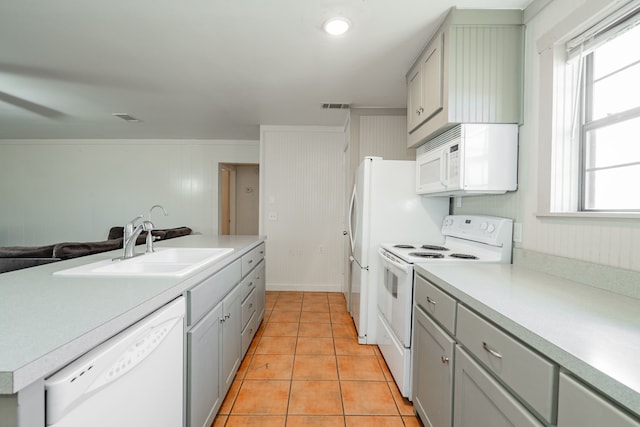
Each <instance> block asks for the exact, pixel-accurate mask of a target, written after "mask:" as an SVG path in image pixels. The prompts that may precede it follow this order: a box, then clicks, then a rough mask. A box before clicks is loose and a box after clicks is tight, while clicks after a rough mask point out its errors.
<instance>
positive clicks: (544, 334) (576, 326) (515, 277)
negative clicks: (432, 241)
mask: <svg viewBox="0 0 640 427" xmlns="http://www.w3.org/2000/svg"><path fill="white" fill-rule="evenodd" d="M415 270H416V273H417V274H420V275H421V276H423V277H425V278H426V279H428V280H429V281H431V282H432V283H434V284H435V285H437V286H439V287H440V288H441V289H443V290H444V291H446V292H448V293H449V294H451V295H452V296H453V297H455V298H456V299H457V300H458V301H460V302H461V303H462V304H464V305H466V306H467V307H469V308H471V309H472V310H474V311H476V312H477V313H479V314H480V315H482V316H484V317H486V318H487V319H489V320H490V321H492V322H494V323H495V324H496V325H498V326H499V327H501V328H502V329H504V330H505V331H507V332H508V333H510V334H511V335H513V336H515V337H517V338H519V339H520V340H521V341H522V342H524V343H526V344H527V345H529V346H530V347H531V348H533V349H535V350H537V351H538V352H539V353H541V354H543V355H545V356H546V357H547V358H548V359H550V360H551V361H553V362H555V363H556V364H557V365H559V366H560V367H562V368H564V369H565V370H567V371H570V372H572V373H573V374H575V375H576V376H577V377H579V378H581V379H582V380H583V381H584V382H586V383H588V384H589V385H591V387H593V388H594V389H596V390H598V391H600V392H601V393H603V394H604V395H607V396H609V397H610V398H611V399H612V400H614V401H617V402H618V403H619V404H621V405H622V406H624V407H626V408H627V409H628V410H631V411H632V412H634V413H635V414H636V415H640V357H638V351H639V350H640V300H638V299H636V298H632V297H628V296H624V295H621V294H617V293H614V292H610V291H607V290H604V289H599V288H596V287H593V286H589V285H584V284H581V283H577V282H574V281H571V280H567V279H563V278H559V277H556V276H552V275H548V274H545V273H543V272H540V271H536V270H532V269H528V268H524V267H519V266H514V265H504V264H473V265H465V266H464V267H461V266H460V265H459V264H455V265H453V264H443V265H435V264H434V263H430V264H428V265H427V264H425V265H418V264H416V266H415Z"/></svg>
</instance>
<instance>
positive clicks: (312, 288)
mask: <svg viewBox="0 0 640 427" xmlns="http://www.w3.org/2000/svg"><path fill="white" fill-rule="evenodd" d="M266 289H267V291H289V292H342V285H340V284H323V283H314V284H305V285H302V284H299V283H267V284H266Z"/></svg>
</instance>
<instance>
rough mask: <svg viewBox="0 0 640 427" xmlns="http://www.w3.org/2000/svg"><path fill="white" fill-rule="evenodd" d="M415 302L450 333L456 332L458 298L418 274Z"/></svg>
mask: <svg viewBox="0 0 640 427" xmlns="http://www.w3.org/2000/svg"><path fill="white" fill-rule="evenodd" d="M415 303H416V305H418V306H420V308H422V309H423V310H424V311H425V312H426V313H427V314H429V315H430V316H431V317H433V318H434V319H435V320H436V321H437V322H438V323H440V324H441V325H442V326H443V327H444V328H445V329H446V330H447V331H449V333H451V334H455V331H456V305H457V303H456V300H455V299H453V298H451V297H450V296H449V295H447V294H446V293H444V292H443V291H441V290H440V289H438V288H437V287H436V286H434V285H432V284H431V283H430V282H428V281H427V280H426V279H424V278H423V277H422V276H419V275H416V298H415Z"/></svg>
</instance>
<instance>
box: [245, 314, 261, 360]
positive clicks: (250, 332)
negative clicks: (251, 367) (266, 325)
mask: <svg viewBox="0 0 640 427" xmlns="http://www.w3.org/2000/svg"><path fill="white" fill-rule="evenodd" d="M257 318H258V316H257V315H255V314H254V315H253V316H251V319H249V322H247V326H245V328H244V330H243V331H242V357H244V355H245V354H247V350H249V346H250V345H251V341H252V340H253V337H254V336H255V335H256V331H257V330H258V325H256V323H257Z"/></svg>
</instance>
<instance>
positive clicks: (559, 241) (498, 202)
mask: <svg viewBox="0 0 640 427" xmlns="http://www.w3.org/2000/svg"><path fill="white" fill-rule="evenodd" d="M572 4H573V3H572V2H571V1H570V0H555V1H553V2H550V3H549V4H548V5H547V6H546V7H545V8H544V9H542V10H539V11H538V12H537V14H536V15H535V16H533V17H532V18H531V20H530V21H529V22H528V23H527V28H526V36H525V45H524V47H525V49H524V52H525V64H526V68H525V84H526V86H525V88H524V93H525V97H524V99H525V105H524V112H525V116H524V122H523V125H522V126H521V127H520V143H519V166H518V169H519V170H518V191H517V192H514V193H507V194H505V195H494V196H478V197H465V198H463V199H462V207H460V208H458V207H454V212H455V213H477V214H488V215H499V216H506V217H511V218H513V219H514V220H515V221H517V222H520V223H522V224H523V241H522V243H519V244H517V245H516V246H517V247H521V248H522V249H526V250H529V251H534V252H538V253H542V254H550V255H555V256H558V257H562V258H569V259H573V260H578V261H585V262H590V263H595V264H600V265H603V266H608V267H614V268H620V269H627V270H632V271H640V243H638V242H640V221H639V220H637V219H615V218H563V217H560V218H558V217H544V216H536V214H537V213H538V211H537V209H538V205H539V203H538V193H539V192H544V191H545V189H540V188H538V185H539V183H544V182H545V181H544V179H541V177H540V176H539V174H546V173H555V174H558V173H559V172H558V169H555V170H554V169H553V167H556V168H558V167H560V165H563V164H564V165H569V166H568V167H569V168H571V169H572V170H575V168H576V167H577V156H576V154H575V152H573V151H571V150H568V149H560V150H557V151H555V152H553V156H554V160H557V162H556V161H554V165H553V167H549V166H548V165H544V164H542V165H538V155H539V153H540V152H541V151H540V149H541V148H544V144H546V143H548V141H547V139H549V138H550V136H547V135H546V134H545V133H544V132H542V131H541V130H540V124H541V123H542V121H543V120H546V119H545V118H544V117H542V116H541V114H542V113H541V110H542V112H544V111H545V109H546V108H552V106H551V105H547V106H541V105H540V102H546V103H549V102H550V100H549V99H547V98H546V96H543V95H544V94H540V89H541V87H542V86H544V85H546V84H548V81H547V79H549V77H548V76H547V75H546V74H543V72H544V70H545V68H544V67H546V66H547V63H546V61H547V59H548V58H547V57H546V56H545V55H547V54H548V52H546V51H542V53H538V52H539V50H540V49H539V47H538V46H537V45H536V43H537V42H538V41H539V40H541V39H543V38H545V37H546V35H547V34H548V33H552V32H553V31H555V29H556V28H563V29H564V30H565V31H566V28H564V24H563V22H564V20H567V19H570V18H571V16H572V14H575V13H576V11H575V7H574V5H572ZM587 6H588V5H587ZM556 71H557V72H558V74H557V75H556V83H558V82H559V83H564V82H567V81H570V80H571V79H574V78H575V74H574V73H575V69H571V68H568V69H565V70H556ZM560 71H561V72H560ZM558 86H563V84H560V85H557V84H556V85H554V88H555V90H558ZM563 90H565V91H566V93H565V95H566V99H572V96H573V93H572V92H571V89H570V87H569V85H566V84H564V89H563ZM555 102H556V104H554V105H553V108H554V109H555V110H556V111H561V112H564V113H563V114H560V115H559V116H556V117H555V120H556V125H557V124H558V123H557V122H564V123H570V120H571V109H570V108H568V106H567V105H565V104H563V103H561V102H559V101H558V99H556V101H555ZM567 102H569V101H567ZM554 128H555V129H556V132H565V131H564V130H560V129H562V128H566V126H555V127H554ZM566 136H567V135H564V134H557V135H554V137H566ZM571 180H573V181H571ZM561 185H563V187H562V188H560V189H556V191H555V198H554V199H553V200H552V201H551V206H552V207H553V206H556V207H562V208H565V207H567V206H575V203H576V200H575V196H574V193H572V188H575V185H576V184H575V174H574V177H572V178H570V181H569V182H568V183H567V182H564V183H561ZM565 190H566V191H565ZM541 194H542V193H541ZM454 205H455V204H454Z"/></svg>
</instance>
